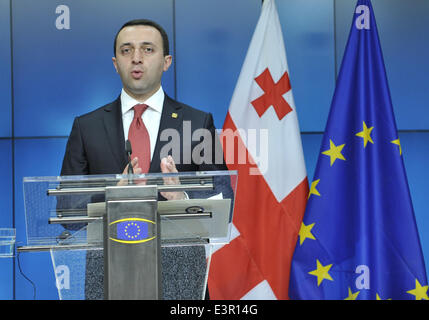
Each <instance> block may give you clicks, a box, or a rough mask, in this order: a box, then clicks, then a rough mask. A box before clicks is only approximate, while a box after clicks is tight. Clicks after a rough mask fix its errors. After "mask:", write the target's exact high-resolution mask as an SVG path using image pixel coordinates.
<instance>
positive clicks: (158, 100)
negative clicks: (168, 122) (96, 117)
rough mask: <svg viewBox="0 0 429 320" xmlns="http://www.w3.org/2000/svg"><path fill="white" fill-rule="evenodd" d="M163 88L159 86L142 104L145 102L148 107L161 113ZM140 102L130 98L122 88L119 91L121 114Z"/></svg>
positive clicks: (163, 95)
mask: <svg viewBox="0 0 429 320" xmlns="http://www.w3.org/2000/svg"><path fill="white" fill-rule="evenodd" d="M164 97H165V94H164V90H163V89H162V86H160V87H159V89H158V91H157V92H155V93H154V94H153V95H152V96H151V97H150V98H149V99H147V100H146V101H145V102H143V103H144V104H147V105H148V106H149V108H151V109H153V110H155V111H157V112H159V113H162V106H163V105H164ZM140 103H142V102H139V101H137V100H136V99H134V98H132V97H131V96H130V95H129V94H128V93H126V92H125V90H124V89H123V88H122V91H121V108H122V114H125V113H126V112H128V111H129V110H130V109H131V108H133V107H134V106H135V105H136V104H140Z"/></svg>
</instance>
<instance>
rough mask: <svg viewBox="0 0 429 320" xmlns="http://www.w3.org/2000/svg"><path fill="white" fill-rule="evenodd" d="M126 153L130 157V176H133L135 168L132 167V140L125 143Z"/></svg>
mask: <svg viewBox="0 0 429 320" xmlns="http://www.w3.org/2000/svg"><path fill="white" fill-rule="evenodd" d="M125 152H126V153H127V155H128V174H133V173H134V170H133V166H132V165H131V153H133V149H131V142H130V140H127V141H125Z"/></svg>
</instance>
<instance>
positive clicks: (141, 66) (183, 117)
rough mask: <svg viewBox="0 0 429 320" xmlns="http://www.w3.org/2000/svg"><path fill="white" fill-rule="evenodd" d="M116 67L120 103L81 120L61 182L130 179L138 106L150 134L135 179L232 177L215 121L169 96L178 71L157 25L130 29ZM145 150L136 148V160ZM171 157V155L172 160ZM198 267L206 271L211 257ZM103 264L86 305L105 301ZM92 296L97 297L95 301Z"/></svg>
mask: <svg viewBox="0 0 429 320" xmlns="http://www.w3.org/2000/svg"><path fill="white" fill-rule="evenodd" d="M112 60H113V64H114V67H115V69H116V71H117V73H118V74H119V76H120V78H121V81H122V84H123V89H122V92H121V95H120V96H119V97H118V98H117V99H116V100H115V101H113V102H112V103H109V104H107V105H105V106H103V107H101V108H98V109H96V110H94V111H92V112H90V113H87V114H85V115H82V116H80V117H77V118H76V119H75V120H74V123H73V127H72V130H71V133H70V136H69V139H68V142H67V147H66V152H65V155H64V160H63V166H62V169H61V175H63V176H64V175H91V174H119V173H123V174H126V173H127V172H128V156H127V153H126V151H125V141H126V140H127V139H128V138H129V135H131V129H130V127H131V126H132V122H133V121H135V118H134V114H135V112H136V109H135V106H136V105H139V104H144V105H145V106H146V107H145V111H144V112H143V114H142V116H141V120H138V121H142V122H143V123H144V126H145V127H146V128H147V136H148V141H149V142H148V144H149V146H148V147H147V149H146V150H147V152H146V153H143V154H141V155H140V156H139V157H136V156H135V155H134V154H133V155H132V161H131V164H132V166H133V170H134V173H136V174H139V173H146V172H163V173H169V172H178V171H211V170H227V167H226V166H225V164H224V161H223V154H222V151H221V149H220V148H219V146H220V145H219V144H218V143H216V142H215V141H216V139H217V137H216V133H215V127H214V124H213V118H212V116H211V114H209V113H205V112H202V111H199V110H197V109H194V108H192V107H190V106H187V105H185V104H182V103H179V102H177V101H175V100H173V99H171V98H170V97H168V96H167V95H166V94H165V93H164V91H163V90H162V87H161V77H162V74H163V73H164V72H165V71H167V70H168V68H169V67H170V66H171V63H172V56H171V55H169V45H168V38H167V34H166V33H165V31H164V30H163V28H162V27H160V26H159V25H158V24H157V23H155V22H153V21H150V20H133V21H130V22H127V23H126V24H124V26H122V28H121V29H120V30H119V31H118V33H117V35H116V38H115V42H114V57H113V58H112ZM136 121H137V120H136ZM196 130H200V131H198V132H199V133H202V134H200V135H198V134H197V137H199V139H195V137H193V138H194V139H192V136H193V134H194V133H196V132H197V131H196ZM176 133H177V134H176ZM202 142H203V143H205V145H204V146H203V147H201V143H202ZM138 143H139V141H134V142H133V144H134V145H132V149H133V153H134V149H136V146H137V144H138ZM217 147H218V148H217ZM216 148H217V149H216ZM168 153H171V155H168V156H167V154H168ZM216 157H217V159H216ZM169 182H170V183H178V182H179V181H178V180H176V181H169ZM162 195H163V196H164V197H165V198H167V199H183V198H185V197H186V194H185V193H183V192H168V193H163V194H162ZM189 254H191V256H189ZM173 255H175V256H176V257H175V258H174V259H176V258H177V259H179V260H180V261H181V262H180V263H182V264H186V263H187V264H189V263H193V261H192V259H193V258H194V257H192V255H193V253H192V252H179V251H175V252H174V253H173ZM180 255H182V256H181V257H179V256H180ZM98 258H100V257H98ZM164 258H165V257H163V259H164ZM167 258H168V257H167ZM201 258H202V261H201ZM197 259H199V260H200V262H199V263H205V257H199V258H198V257H197ZM95 260H97V259H95ZM167 260H171V259H167ZM190 260H191V261H190ZM163 263H164V262H163ZM99 264H100V261H99V259H98V260H97V261H96V262H95V265H94V266H91V262H89V264H88V265H87V273H88V272H95V273H97V274H96V275H95V274H94V275H88V274H87V280H88V279H89V278H91V279H92V280H91V281H92V282H91V283H90V284H89V285H88V284H87V286H86V296H87V298H100V282H101V281H102V275H101V277H100V270H99V268H98V267H99ZM97 266H98V267H97ZM164 267H167V266H165V265H164ZM173 277H174V275H173ZM94 279H98V280H94ZM170 280H171V279H170ZM171 281H173V280H171ZM179 285H180V284H179ZM101 288H102V287H101ZM91 290H94V291H95V293H90V291H91ZM164 290H165V288H164ZM174 295H175V293H172V295H171V297H174ZM101 297H102V296H101ZM181 298H185V299H189V298H192V296H189V297H181Z"/></svg>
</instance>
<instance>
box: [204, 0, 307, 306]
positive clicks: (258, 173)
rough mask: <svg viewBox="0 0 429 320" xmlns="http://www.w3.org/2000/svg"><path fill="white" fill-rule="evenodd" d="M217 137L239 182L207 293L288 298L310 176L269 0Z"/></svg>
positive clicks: (224, 296)
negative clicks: (226, 239)
mask: <svg viewBox="0 0 429 320" xmlns="http://www.w3.org/2000/svg"><path fill="white" fill-rule="evenodd" d="M231 137H232V138H235V139H230V138H231ZM221 138H222V143H223V148H224V154H225V160H226V162H227V165H228V168H229V169H230V170H237V171H238V184H237V190H236V194H235V206H234V218H233V222H232V223H233V225H232V230H233V239H232V240H231V242H230V243H229V244H228V245H225V246H222V247H220V248H217V250H216V251H215V252H214V253H213V254H212V256H211V266H210V272H209V279H208V284H209V292H210V298H211V299H287V298H288V287H289V271H290V265H291V260H292V255H293V252H294V249H295V244H296V241H297V237H298V232H299V229H300V227H301V221H302V217H303V214H304V210H305V204H306V201H307V195H308V180H307V173H306V169H305V163H304V156H303V151H302V145H301V136H300V130H299V125H298V117H297V113H296V108H295V103H294V100H293V96H292V89H291V85H290V81H289V70H288V65H287V61H286V52H285V48H284V43H283V36H282V31H281V26H280V21H279V18H278V14H277V9H276V6H275V2H274V1H273V0H265V1H264V2H263V5H262V12H261V16H260V18H259V21H258V23H257V26H256V29H255V33H254V34H253V37H252V40H251V43H250V46H249V49H248V52H247V55H246V58H245V61H244V64H243V67H242V69H241V73H240V76H239V79H238V82H237V85H236V88H235V90H234V94H233V96H232V99H231V104H230V107H229V111H228V114H227V116H226V119H225V123H224V128H223V133H222V135H221ZM228 141H229V142H230V141H234V144H236V143H238V145H234V146H231V145H230V144H229V142H228ZM237 151H238V154H237V153H236V152H237ZM240 153H245V156H243V154H240ZM243 159H245V161H243ZM240 160H241V161H240Z"/></svg>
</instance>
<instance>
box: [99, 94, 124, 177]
mask: <svg viewBox="0 0 429 320" xmlns="http://www.w3.org/2000/svg"><path fill="white" fill-rule="evenodd" d="M104 111H105V113H104V118H103V121H104V129H105V131H106V135H107V141H108V142H109V144H110V148H111V152H112V154H113V157H114V158H115V160H116V162H117V163H118V165H119V167H120V168H121V170H123V169H124V168H125V166H126V164H127V156H126V153H125V137H124V129H123V124H122V110H121V99H120V97H119V98H118V99H116V100H115V101H113V102H112V103H111V104H109V105H107V106H106V107H105V108H104Z"/></svg>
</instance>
